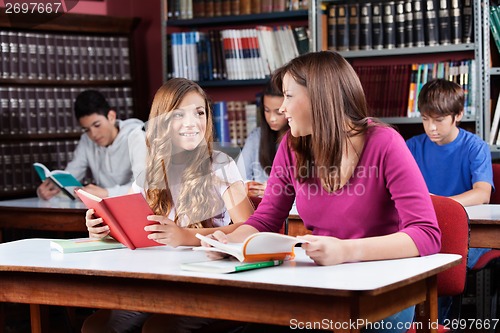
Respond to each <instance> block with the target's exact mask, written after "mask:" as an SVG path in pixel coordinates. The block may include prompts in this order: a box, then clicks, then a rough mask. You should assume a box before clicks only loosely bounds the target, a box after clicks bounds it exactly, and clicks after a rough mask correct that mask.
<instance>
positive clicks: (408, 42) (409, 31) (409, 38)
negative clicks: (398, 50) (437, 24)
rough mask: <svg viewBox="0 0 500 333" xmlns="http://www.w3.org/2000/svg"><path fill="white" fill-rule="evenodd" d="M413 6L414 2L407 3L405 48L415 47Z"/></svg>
mask: <svg viewBox="0 0 500 333" xmlns="http://www.w3.org/2000/svg"><path fill="white" fill-rule="evenodd" d="M413 25H414V23H413V5H412V0H406V1H405V46H406V47H413Z"/></svg>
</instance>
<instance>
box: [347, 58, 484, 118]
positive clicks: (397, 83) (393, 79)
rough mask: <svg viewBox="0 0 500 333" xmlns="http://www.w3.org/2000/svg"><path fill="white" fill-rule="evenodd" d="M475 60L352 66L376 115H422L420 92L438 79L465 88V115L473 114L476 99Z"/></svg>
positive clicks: (371, 112)
mask: <svg viewBox="0 0 500 333" xmlns="http://www.w3.org/2000/svg"><path fill="white" fill-rule="evenodd" d="M474 61H475V60H462V61H448V62H439V63H426V64H405V65H380V66H356V65H355V66H353V67H354V70H355V71H356V72H357V74H358V76H359V78H360V81H361V84H362V85H363V89H364V91H365V95H366V99H367V104H368V106H369V112H370V115H371V116H373V117H419V116H420V113H419V112H418V107H417V98H418V94H419V92H420V90H421V89H422V86H423V85H424V84H425V83H427V82H428V81H430V80H432V79H435V78H444V79H447V80H450V81H453V82H456V83H458V84H459V85H460V86H461V87H462V88H463V89H464V92H465V103H464V104H465V105H464V114H465V115H468V116H472V115H474V114H475V112H476V110H475V105H476V98H477V97H476V96H475V94H474V91H476V89H477V87H476V85H477V82H475V81H474V79H473V78H474V76H475V73H474V68H475V64H474Z"/></svg>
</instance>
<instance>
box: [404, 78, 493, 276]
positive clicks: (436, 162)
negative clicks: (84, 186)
mask: <svg viewBox="0 0 500 333" xmlns="http://www.w3.org/2000/svg"><path fill="white" fill-rule="evenodd" d="M418 109H419V110H420V114H421V115H422V123H423V125H424V130H425V133H424V134H421V135H418V136H415V137H413V138H411V139H409V140H408V141H407V142H406V144H407V145H408V148H409V149H410V151H411V153H412V154H413V157H415V160H416V161H417V164H418V166H419V168H420V171H421V172H422V175H423V176H424V179H425V182H426V184H427V187H428V188H429V192H430V193H432V194H436V195H442V196H448V197H450V198H452V199H454V200H456V201H458V202H460V203H461V204H462V205H463V206H473V205H481V204H487V203H489V201H490V195H491V189H492V186H493V170H492V166H491V153H490V149H489V147H488V145H487V144H486V142H484V141H483V140H481V139H480V138H479V137H478V136H477V135H475V134H473V133H470V132H468V131H466V130H464V129H462V128H459V127H458V126H457V125H458V123H459V122H460V120H461V119H462V117H463V115H464V91H463V89H462V88H461V87H460V86H459V85H458V84H456V83H454V82H451V81H447V80H444V79H436V80H432V81H429V82H427V83H426V84H425V85H424V86H423V87H422V90H421V91H420V94H419V95H418ZM489 250H490V249H478V248H471V249H469V257H468V260H467V267H468V268H471V267H474V265H475V264H476V262H477V260H478V259H479V257H481V255H482V254H484V253H485V252H487V251H489Z"/></svg>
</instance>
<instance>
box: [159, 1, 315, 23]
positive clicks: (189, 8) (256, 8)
mask: <svg viewBox="0 0 500 333" xmlns="http://www.w3.org/2000/svg"><path fill="white" fill-rule="evenodd" d="M300 9H307V1H306V0H168V1H167V17H168V18H169V19H192V18H199V17H218V16H230V15H249V14H262V13H272V12H284V11H290V10H300Z"/></svg>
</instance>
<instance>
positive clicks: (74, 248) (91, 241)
mask: <svg viewBox="0 0 500 333" xmlns="http://www.w3.org/2000/svg"><path fill="white" fill-rule="evenodd" d="M123 247H125V245H123V244H122V243H120V242H118V241H117V240H114V239H113V238H109V237H108V238H75V239H54V240H52V241H50V248H51V249H55V250H57V251H59V252H61V253H75V252H89V251H99V250H111V249H120V248H123Z"/></svg>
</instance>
